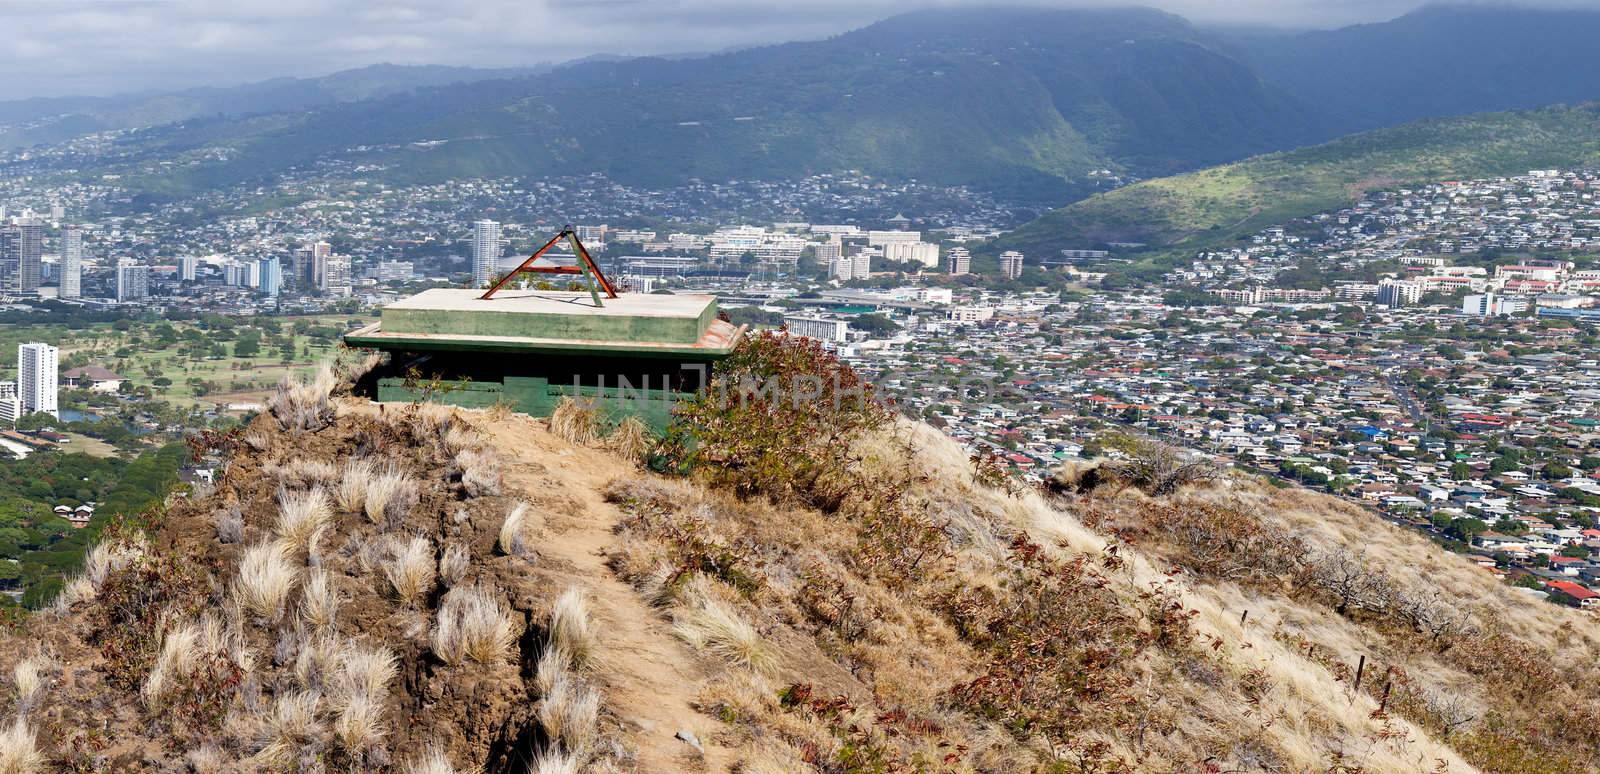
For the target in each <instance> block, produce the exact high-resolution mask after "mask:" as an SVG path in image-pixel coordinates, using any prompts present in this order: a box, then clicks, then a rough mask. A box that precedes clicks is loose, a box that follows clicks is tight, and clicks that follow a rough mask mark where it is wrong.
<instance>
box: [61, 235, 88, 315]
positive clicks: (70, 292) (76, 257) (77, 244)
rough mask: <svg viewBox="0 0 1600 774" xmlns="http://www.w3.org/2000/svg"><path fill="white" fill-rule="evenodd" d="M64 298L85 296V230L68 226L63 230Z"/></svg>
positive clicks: (62, 289)
mask: <svg viewBox="0 0 1600 774" xmlns="http://www.w3.org/2000/svg"><path fill="white" fill-rule="evenodd" d="M59 295H60V296H61V297H62V298H78V297H80V296H82V295H83V229H80V228H78V227H76V226H67V227H66V228H64V229H62V230H61V292H60V294H59Z"/></svg>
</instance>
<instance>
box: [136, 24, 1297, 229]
mask: <svg viewBox="0 0 1600 774" xmlns="http://www.w3.org/2000/svg"><path fill="white" fill-rule="evenodd" d="M1312 133H1313V127H1312V124H1311V122H1310V120H1309V116H1308V115H1307V112H1306V110H1305V109H1304V108H1303V107H1302V106H1300V105H1299V104H1298V103H1296V102H1295V101H1294V100H1292V99H1290V98H1288V97H1286V96H1285V95H1283V94H1282V93H1280V92H1278V91H1276V90H1274V89H1272V88H1270V87H1267V86H1265V85H1264V84H1262V83H1261V82H1260V80H1259V79H1257V78H1256V77H1255V76H1254V75H1253V74H1252V73H1251V71H1250V70H1249V69H1248V68H1247V67H1245V66H1243V65H1241V64H1239V63H1238V62H1237V61H1235V60H1233V59H1232V58H1230V57H1228V56H1226V55H1224V54H1222V53H1219V52H1218V50H1217V47H1216V46H1214V45H1212V43H1211V42H1210V41H1209V39H1208V38H1207V37H1206V36H1205V35H1203V34H1202V33H1200V32H1198V31H1196V30H1194V29H1193V28H1192V27H1191V26H1189V25H1188V24H1187V23H1186V22H1184V21H1182V20H1181V19H1179V18H1177V17H1173V16H1169V15H1165V14H1160V13H1156V12H1153V11H1140V10H1118V11H1045V10H1015V9H1012V10H1006V9H998V10H996V9H989V10H983V11H971V10H963V11H954V10H952V11H927V12H919V13H914V14H909V15H906V16H901V17H896V18H893V19H890V20H888V21H885V22H881V23H879V24H875V25H872V26H870V27H867V28H865V29H862V30H858V31H856V32H852V33H848V34H845V35H841V36H838V37H836V38H833V39H830V40H825V41H816V42H807V43H792V44H786V45H781V46H773V47H768V48H761V49H752V50H746V51H739V52H734V53H729V54H721V55H716V56H710V57H704V58H698V59H684V60H660V59H650V60H628V61H623V62H598V63H590V64H584V65H576V66H572V67H569V68H565V69H563V70H560V71H558V72H556V73H551V74H547V75H542V76H537V77H531V78H524V79H518V80H501V81H488V82H480V83H474V84H464V85H460V86H456V87H451V88H446V89H433V90H426V91H423V92H419V93H417V94H408V95H399V96H393V97H389V98H386V99H379V100H374V101H368V102H362V103H356V104H349V105H334V106H329V107H325V108H321V109H317V110H312V111H309V112H306V113H302V114H285V115H281V116H273V117H269V118H267V119H265V120H256V121H252V120H244V121H222V122H215V121H207V122H196V123H195V124H194V125H193V126H187V127H179V128H174V129H171V130H169V131H165V132H161V133H156V134H154V135H152V136H149V137H140V138H137V139H135V140H132V141H130V142H137V143H142V144H144V145H143V146H142V147H145V148H146V149H147V150H148V152H149V153H150V154H154V155H158V156H160V155H163V154H164V155H166V156H170V155H173V154H178V153H183V152H186V151H189V150H192V149H194V148H196V147H208V146H218V147H225V148H227V149H228V152H227V154H226V156H227V159H226V160H225V161H212V160H208V161H200V162H197V163H196V164H195V165H194V166H193V167H191V168H190V169H189V171H188V172H187V173H186V174H187V175H188V177H187V178H186V180H187V181H188V182H189V183H191V184H192V185H194V186H199V185H203V184H210V183H215V182H218V181H240V180H247V179H253V178H258V177H262V176H266V175H271V174H275V173H277V172H280V171H282V170H283V169H284V168H285V167H287V166H290V165H297V164H307V163H310V162H312V161H314V160H317V159H323V158H345V159H352V160H359V161H361V162H363V163H376V164H382V165H387V166H388V167H389V170H388V172H387V174H389V175H390V176H392V177H395V178H398V179H417V180H436V179H440V178H444V177H450V176H469V175H484V174H503V175H531V174H584V173H589V172H594V171H601V172H605V173H607V174H608V175H610V176H612V177H614V178H616V179H618V180H621V181H623V182H628V183H640V184H675V183H682V182H683V181H685V180H687V179H689V178H709V179H723V178H730V177H737V178H752V177H753V178H762V177H796V176H802V175H805V174H809V173H816V172H832V171H840V170H845V169H860V170H864V171H866V172H870V173H873V174H877V175H882V176H886V177H891V178H899V179H904V178H918V179H923V180H930V181H936V182H940V183H971V184H975V185H983V186H985V187H988V188H991V189H1015V190H1020V191H1033V192H1036V193H1040V194H1045V195H1049V196H1052V197H1059V196H1061V195H1066V194H1065V193H1064V192H1073V191H1079V192H1087V191H1088V190H1092V188H1093V186H1092V185H1091V184H1090V183H1089V182H1087V181H1086V179H1085V175H1086V174H1087V173H1088V172H1090V171H1092V170H1096V169H1101V168H1106V167H1111V168H1114V169H1121V168H1127V169H1131V170H1133V171H1135V172H1136V173H1137V174H1141V175H1147V174H1152V173H1165V172H1169V171H1172V170H1177V169H1189V168H1193V167H1195V166H1197V165H1201V164H1206V163H1213V162H1216V161H1221V160H1225V159H1231V158H1237V157H1239V156H1242V155H1247V154H1249V153H1252V152H1259V151H1262V150H1267V149H1272V148H1279V147H1284V146H1286V145H1294V144H1297V143H1298V142H1300V141H1302V140H1303V139H1305V138H1307V137H1309V136H1311V135H1312ZM418 142H427V143H428V145H427V146H426V147H425V149H423V148H421V147H418V146H414V145H412V144H413V143H418ZM358 146H359V147H362V148H364V150H362V151H356V150H353V149H355V148H357V147H358Z"/></svg>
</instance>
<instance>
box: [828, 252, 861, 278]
mask: <svg viewBox="0 0 1600 774" xmlns="http://www.w3.org/2000/svg"><path fill="white" fill-rule="evenodd" d="M828 276H829V277H832V278H834V279H836V280H839V281H840V282H849V281H850V280H853V279H855V276H856V263H855V261H852V260H850V259H849V258H834V259H833V260H831V261H829V262H828Z"/></svg>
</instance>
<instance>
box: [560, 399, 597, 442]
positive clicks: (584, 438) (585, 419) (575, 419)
mask: <svg viewBox="0 0 1600 774" xmlns="http://www.w3.org/2000/svg"><path fill="white" fill-rule="evenodd" d="M599 428H600V418H599V416H598V415H597V414H596V412H595V410H594V407H593V406H592V405H589V404H588V403H583V402H580V401H576V400H573V399H572V398H571V397H563V398H562V399H561V402H560V403H558V404H556V409H555V411H553V412H551V413H550V432H551V433H553V434H555V436H556V437H558V438H562V439H565V440H566V441H569V442H571V443H575V444H579V445H581V446H587V445H589V444H592V443H594V442H595V439H596V438H597V437H599V434H600V432H599Z"/></svg>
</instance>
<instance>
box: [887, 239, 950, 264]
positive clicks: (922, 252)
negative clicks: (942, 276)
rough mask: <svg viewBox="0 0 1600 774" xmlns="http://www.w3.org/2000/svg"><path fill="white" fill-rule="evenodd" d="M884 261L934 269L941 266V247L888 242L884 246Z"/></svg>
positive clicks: (926, 244) (916, 243) (915, 243)
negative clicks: (913, 264)
mask: <svg viewBox="0 0 1600 774" xmlns="http://www.w3.org/2000/svg"><path fill="white" fill-rule="evenodd" d="M883 259H884V260H886V261H907V262H911V263H920V264H922V265H923V266H928V267H934V266H938V265H939V246H938V245H933V244H928V243H927V242H887V243H885V244H884V245H883Z"/></svg>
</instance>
